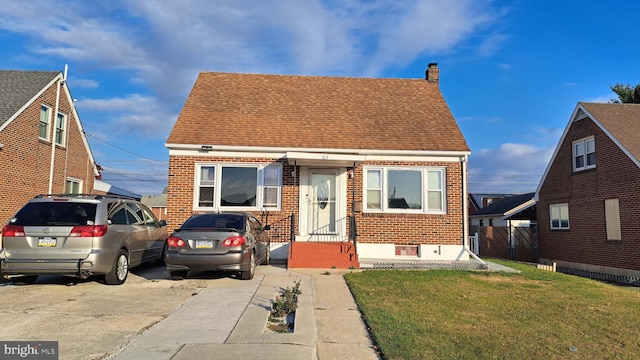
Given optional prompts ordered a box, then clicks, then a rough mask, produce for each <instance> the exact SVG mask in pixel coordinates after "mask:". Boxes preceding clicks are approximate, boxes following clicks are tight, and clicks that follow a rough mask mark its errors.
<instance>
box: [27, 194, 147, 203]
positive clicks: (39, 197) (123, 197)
mask: <svg viewBox="0 0 640 360" xmlns="http://www.w3.org/2000/svg"><path fill="white" fill-rule="evenodd" d="M53 197H69V198H71V197H73V198H88V199H96V200H100V199H104V198H114V199H123V200H136V201H137V200H138V199H137V198H134V197H132V196H125V195H112V194H106V195H103V194H40V195H37V196H36V197H35V199H41V198H53Z"/></svg>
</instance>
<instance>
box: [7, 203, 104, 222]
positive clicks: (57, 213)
mask: <svg viewBox="0 0 640 360" xmlns="http://www.w3.org/2000/svg"><path fill="white" fill-rule="evenodd" d="M96 207H97V205H96V204H87V203H77V202H64V203H63V202H35V203H28V204H26V205H25V206H24V207H23V208H22V209H20V211H18V213H17V214H16V216H15V217H14V218H13V219H12V220H11V224H13V225H22V226H55V225H87V221H91V222H94V221H95V218H96ZM89 225H92V224H89Z"/></svg>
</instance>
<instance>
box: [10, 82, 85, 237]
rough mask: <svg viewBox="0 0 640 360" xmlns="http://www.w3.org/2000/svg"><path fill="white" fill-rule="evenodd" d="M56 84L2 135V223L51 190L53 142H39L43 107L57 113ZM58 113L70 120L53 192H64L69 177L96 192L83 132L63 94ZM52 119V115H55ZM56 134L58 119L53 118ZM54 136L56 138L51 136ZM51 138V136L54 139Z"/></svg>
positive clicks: (57, 154)
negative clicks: (26, 203) (37, 196)
mask: <svg viewBox="0 0 640 360" xmlns="http://www.w3.org/2000/svg"><path fill="white" fill-rule="evenodd" d="M55 103H56V87H55V84H54V85H53V86H51V87H50V88H49V89H47V90H46V91H45V92H44V93H43V94H42V95H41V96H40V97H39V98H38V99H36V100H35V101H34V102H33V103H32V104H31V105H30V106H29V107H28V108H27V109H25V110H24V111H23V112H22V113H21V114H20V115H18V117H17V118H15V119H14V120H13V121H12V122H11V123H9V124H8V125H7V126H6V127H5V128H4V129H3V130H2V131H1V132H0V143H2V144H4V147H3V148H2V149H0V221H2V224H4V223H6V222H7V221H8V220H9V219H10V218H11V217H12V216H13V215H14V214H15V212H16V211H18V210H19V209H20V207H22V205H24V203H25V202H26V201H28V200H29V199H31V198H32V197H34V196H35V195H38V194H43V193H47V192H48V191H49V173H50V168H51V142H48V141H43V140H40V139H38V131H39V126H40V106H41V105H42V104H44V105H48V106H49V107H51V109H52V110H51V114H53V112H54V110H55ZM59 109H60V110H59V111H60V112H61V113H63V114H65V115H67V117H68V120H69V121H68V128H67V131H68V134H69V138H68V142H67V145H66V147H60V146H56V151H55V158H54V159H55V162H54V168H55V170H54V175H53V187H52V192H53V193H63V192H64V191H65V182H66V178H67V177H71V178H75V179H79V180H83V189H82V191H83V192H86V193H90V192H91V190H92V189H93V181H94V173H93V167H92V164H91V161H90V157H89V154H88V153H87V151H86V148H85V146H84V143H83V142H82V137H81V136H82V135H81V133H80V129H79V128H78V126H77V125H76V119H75V117H74V116H73V113H72V111H71V109H72V104H70V103H69V101H67V96H66V95H65V94H64V92H63V91H61V92H60V103H59ZM52 117H53V116H52ZM51 121H52V125H51V127H50V130H52V131H53V129H52V128H53V127H54V125H55V120H54V119H51ZM50 136H53V135H50ZM51 138H52V137H51Z"/></svg>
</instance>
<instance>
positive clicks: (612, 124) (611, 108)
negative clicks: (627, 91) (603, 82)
mask: <svg viewBox="0 0 640 360" xmlns="http://www.w3.org/2000/svg"><path fill="white" fill-rule="evenodd" d="M580 104H581V105H582V106H583V107H584V108H585V110H587V111H588V112H589V113H590V114H591V115H593V116H594V117H595V120H597V121H598V122H600V124H602V126H604V127H605V128H606V129H607V130H608V131H609V132H610V133H611V135H612V136H613V137H614V138H615V139H616V140H618V141H619V142H620V144H622V146H624V147H625V148H626V149H627V150H628V151H629V152H630V153H631V155H632V156H633V157H635V158H636V160H638V161H640V104H610V103H609V104H606V103H580Z"/></svg>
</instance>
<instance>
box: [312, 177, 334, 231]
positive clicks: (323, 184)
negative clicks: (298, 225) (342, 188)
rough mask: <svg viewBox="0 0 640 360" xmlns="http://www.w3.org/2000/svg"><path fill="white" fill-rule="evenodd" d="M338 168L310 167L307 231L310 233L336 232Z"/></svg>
mask: <svg viewBox="0 0 640 360" xmlns="http://www.w3.org/2000/svg"><path fill="white" fill-rule="evenodd" d="M336 178H337V174H336V170H335V169H310V171H309V187H308V192H309V193H308V209H307V231H308V233H309V234H310V235H317V234H336V231H337V229H336V220H337V218H336V213H337V205H338V204H337V201H336V200H337V197H336V183H337V181H336Z"/></svg>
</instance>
